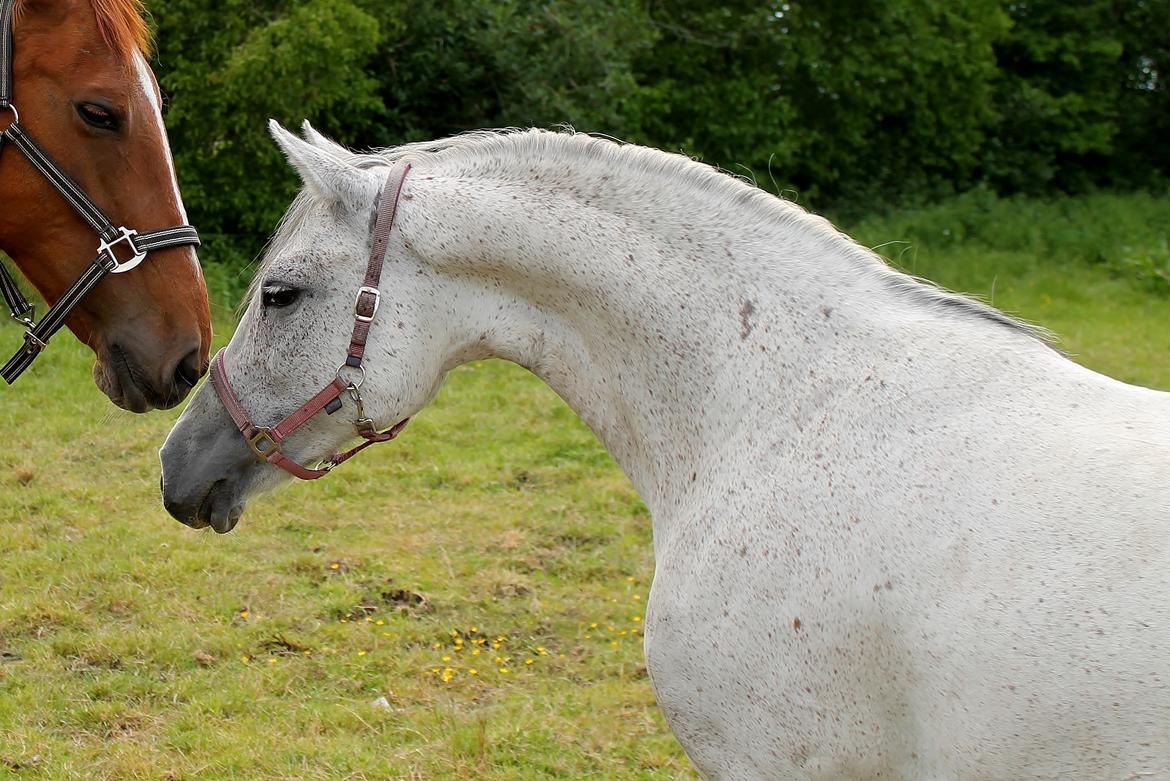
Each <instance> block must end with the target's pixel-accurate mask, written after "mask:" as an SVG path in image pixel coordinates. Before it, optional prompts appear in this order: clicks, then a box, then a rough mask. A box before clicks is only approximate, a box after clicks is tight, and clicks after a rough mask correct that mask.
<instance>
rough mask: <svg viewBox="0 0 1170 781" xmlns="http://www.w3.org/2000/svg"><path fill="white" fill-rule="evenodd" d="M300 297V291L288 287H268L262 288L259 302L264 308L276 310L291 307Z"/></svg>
mask: <svg viewBox="0 0 1170 781" xmlns="http://www.w3.org/2000/svg"><path fill="white" fill-rule="evenodd" d="M300 295H301V291H300V290H297V289H296V288H295V287H288V286H287V285H270V286H267V287H265V288H264V292H263V294H262V295H261V301H262V302H263V304H264V308H265V309H268V308H270V307H271V308H276V309H279V308H281V307H286V306H291V305H292V304H293V303H294V302H295V301H296V300H297V299H298V298H299V297H300Z"/></svg>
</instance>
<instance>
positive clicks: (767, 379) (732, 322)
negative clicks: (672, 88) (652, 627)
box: [400, 137, 1021, 539]
mask: <svg viewBox="0 0 1170 781" xmlns="http://www.w3.org/2000/svg"><path fill="white" fill-rule="evenodd" d="M562 138H563V137H562ZM567 141H568V143H569V144H570V145H573V144H575V145H576V146H577V147H578V148H580V149H584V148H585V146H586V145H588V144H589V143H597V142H591V141H584V139H581V140H577V141H574V140H573V139H568V140H567ZM581 141H584V144H582V143H581ZM614 149H616V148H614ZM630 151H632V152H633V153H634V154H635V155H641V156H643V157H644V158H647V159H641V160H637V159H635V160H632V161H628V162H630V163H631V165H630V167H629V169H628V170H626V171H623V170H621V169H620V167H619V166H615V164H614V161H613V160H608V161H605V160H599V159H598V157H597V156H596V155H593V156H591V155H588V154H582V155H580V156H579V159H577V160H575V161H573V164H568V161H566V160H565V159H564V157H563V156H557V155H551V156H546V157H543V158H542V157H540V156H537V157H535V158H534V157H533V156H532V155H531V154H530V155H528V156H527V157H526V158H525V160H524V165H523V167H522V168H520V167H518V166H517V165H516V164H514V163H512V162H509V161H508V160H507V159H504V160H503V161H497V162H494V163H493V164H490V165H489V164H486V163H485V164H482V165H480V166H478V167H477V166H467V165H466V164H464V165H463V166H462V170H460V168H461V167H460V166H459V165H448V166H444V165H443V163H442V161H441V160H440V161H439V162H438V163H437V164H434V165H420V166H419V168H418V170H417V173H415V174H412V178H411V180H410V185H409V191H410V194H411V195H410V197H411V205H410V206H408V207H407V208H406V209H404V211H403V213H402V218H401V219H402V221H401V223H400V224H401V230H402V231H403V236H404V237H405V240H406V242H407V245H408V247H410V248H411V249H412V250H413V251H414V252H415V253H417V254H418V255H419V256H420V257H421V258H422V260H423V261H424V262H426V263H428V264H430V265H431V266H433V267H434V268H435V269H436V270H437V271H438V272H439V273H440V274H441V275H443V276H444V277H446V278H447V279H449V280H450V281H451V283H452V284H453V285H454V286H455V289H456V290H457V291H459V292H458V293H457V295H458V296H460V298H461V301H460V302H459V304H458V306H459V307H460V309H461V310H462V313H463V314H462V317H461V318H460V325H459V326H457V327H456V330H455V332H453V333H452V334H451V338H452V340H453V344H452V360H451V363H452V364H455V363H460V362H463V361H465V360H469V359H473V358H480V357H501V358H505V359H508V360H511V361H514V362H516V363H518V364H520V365H522V366H524V367H526V368H528V369H529V370H531V371H532V372H533V373H535V374H536V375H538V376H539V377H540V378H542V379H543V380H544V381H545V382H547V383H548V384H549V385H550V386H551V387H552V388H553V389H554V390H555V391H556V392H557V393H558V394H559V395H560V396H561V397H562V398H564V399H565V401H566V402H567V403H568V404H569V406H570V407H572V408H573V409H574V410H575V411H576V412H577V413H578V414H579V415H580V416H581V417H582V419H583V420H584V421H585V422H586V424H587V425H589V426H590V428H591V429H592V430H593V431H594V432H595V433H596V434H597V436H598V437H599V438H600V440H601V441H602V443H603V444H604V445H605V446H606V448H607V449H608V450H609V451H610V452H611V453H612V454H613V456H614V457H615V459H616V460H617V461H618V463H619V464H620V465H621V466H622V468H623V469H624V471H625V472H626V473H627V475H629V477H630V478H631V480H632V481H633V483H634V485H635V487H636V488H637V489H638V491H639V492H640V494H641V495H642V497H643V499H644V500H645V501H646V502H647V504H648V505H649V506H650V508H651V510H652V511H653V512H654V514H655V516H656V517H658V516H660V515H664V514H669V511H670V510H671V509H672V508H673V507H674V506H676V505H677V504H678V503H679V502H681V501H684V500H685V497H686V496H687V495H688V494H689V493H690V492H691V491H694V490H701V486H702V485H703V483H704V479H703V478H704V477H705V476H707V475H709V474H710V473H711V472H712V471H715V470H718V469H719V468H720V467H721V464H722V462H723V460H724V459H725V457H726V456H727V455H728V449H729V448H730V449H737V448H741V447H743V446H744V443H745V441H749V440H750V437H751V434H752V432H753V429H754V428H756V427H759V426H760V425H761V423H762V421H761V420H760V410H767V411H768V413H767V414H768V416H769V417H768V419H767V420H766V421H764V422H766V425H767V426H768V428H769V429H771V430H777V429H778V428H779V429H783V428H785V427H787V428H789V429H790V433H791V437H792V439H793V440H794V441H795V440H796V439H798V438H799V436H800V432H802V431H803V427H804V426H805V425H806V424H810V423H813V422H815V419H816V417H817V416H819V415H822V414H823V413H824V411H825V410H826V409H827V408H830V407H832V406H833V405H835V404H836V403H837V400H838V399H840V398H841V397H843V396H847V395H848V394H849V393H851V392H852V389H853V388H855V387H856V386H857V385H858V384H859V383H861V382H862V381H863V378H864V377H865V375H866V374H867V373H869V374H872V373H873V370H874V367H875V366H883V367H887V368H888V371H887V372H886V374H885V376H887V377H891V378H892V377H893V376H894V374H895V373H896V372H897V371H898V370H897V369H894V368H892V367H894V366H896V365H899V364H900V363H901V362H904V361H905V360H906V358H907V357H908V356H918V355H920V354H921V353H923V352H924V351H925V350H926V349H928V347H927V346H926V345H923V344H922V343H921V341H922V339H923V333H924V330H925V329H923V328H920V327H914V325H913V324H914V323H916V322H921V321H927V320H929V321H932V322H935V323H936V322H937V321H939V320H944V319H946V318H944V316H943V315H940V314H939V313H938V312H936V311H932V310H931V309H930V308H929V307H923V306H920V305H917V304H913V305H912V304H911V303H910V302H907V301H906V300H905V297H904V296H902V295H900V294H899V293H898V292H896V290H895V289H894V288H893V287H892V286H891V285H890V284H889V283H888V279H887V278H884V277H883V275H884V274H888V273H889V272H886V271H885V270H884V269H881V268H880V267H879V266H877V265H876V263H873V262H872V261H870V260H868V259H866V258H864V257H861V259H860V261H859V253H860V252H861V251H860V250H859V248H857V247H856V245H853V244H852V243H851V242H849V241H848V240H846V239H844V238H843V237H841V236H840V235H839V234H837V233H836V232H835V231H833V230H832V229H831V228H830V227H829V226H828V225H827V224H826V223H824V222H823V221H822V220H820V219H819V218H816V217H813V216H811V215H808V214H806V213H804V212H803V211H802V210H800V209H798V208H797V207H795V206H792V205H788V204H783V203H781V202H779V201H775V200H774V199H771V201H770V202H769V200H768V199H769V196H766V195H764V194H762V193H757V192H755V191H752V190H749V189H748V188H746V186H741V185H740V184H738V183H736V182H734V181H731V180H729V179H726V178H725V177H718V176H717V175H715V174H713V173H711V172H709V171H707V170H706V169H702V168H699V167H697V166H695V168H696V170H695V171H691V172H685V171H684V175H683V176H681V177H680V176H679V172H678V171H677V170H675V169H678V168H679V167H680V164H679V163H678V162H676V159H675V158H673V157H670V156H666V155H662V153H657V152H653V151H652V150H643V149H636V150H630ZM617 152H618V154H619V155H621V154H623V150H617ZM656 155H657V156H661V158H663V159H662V160H658V159H656V158H655V157H654V156H656ZM517 159H519V158H517ZM534 159H535V161H536V162H535V163H534V162H533V160H534ZM481 162H482V161H481ZM688 165H689V164H687V163H683V164H682V166H684V167H685V166H688ZM448 169H450V170H448ZM704 184H706V185H707V186H706V187H703V185H704ZM712 185H714V188H715V189H714V192H712V187H711V186H712ZM865 263H869V264H870V265H872V266H873V268H865V267H864V264H865ZM949 318H950V319H951V320H954V321H955V322H956V323H957V325H956V328H957V329H958V330H960V331H961V330H964V329H966V330H971V331H982V332H983V337H984V338H985V337H986V332H988V331H990V332H996V331H1003V332H1005V333H1007V332H1008V330H1009V329H1007V328H1005V327H1003V326H999V325H995V324H992V323H987V322H983V323H980V322H975V321H976V320H977V318H976V317H974V316H971V317H965V316H962V315H959V314H952V315H949ZM965 320H969V321H971V322H964V321H965ZM943 330H946V329H943ZM1005 338H1009V339H1015V340H1016V341H1017V342H1018V341H1019V339H1020V338H1021V337H1020V336H1019V335H1018V334H1009V335H1008V336H1006V337H1005ZM658 537H659V533H658V530H657V529H656V539H657V538H658Z"/></svg>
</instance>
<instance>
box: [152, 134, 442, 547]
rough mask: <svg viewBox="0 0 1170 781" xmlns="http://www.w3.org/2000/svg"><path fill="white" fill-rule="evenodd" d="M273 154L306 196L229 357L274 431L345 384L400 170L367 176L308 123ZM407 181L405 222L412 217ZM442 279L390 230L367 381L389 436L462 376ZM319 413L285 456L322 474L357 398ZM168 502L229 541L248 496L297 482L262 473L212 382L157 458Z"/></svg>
mask: <svg viewBox="0 0 1170 781" xmlns="http://www.w3.org/2000/svg"><path fill="white" fill-rule="evenodd" d="M270 129H271V131H272V135H273V137H274V138H275V139H276V142H277V144H278V145H279V146H280V147H281V149H282V150H283V151H284V153H285V154H286V155H287V156H288V159H289V161H290V162H291V164H292V165H293V167H294V168H295V169H296V170H297V172H298V173H299V174H300V177H301V179H302V181H303V183H304V187H303V189H302V191H301V193H300V195H299V196H298V197H297V199H296V201H295V202H294V203H293V205H292V207H291V208H290V209H289V211H288V213H287V214H286V215H285V218H284V220H283V221H282V224H281V227H280V229H279V230H278V232H277V234H276V236H275V238H274V240H273V242H272V245H271V247H270V249H269V251H268V253H267V255H266V257H265V259H264V262H263V264H262V266H261V268H260V270H259V272H258V273H257V275H256V278H255V281H254V284H253V286H252V291H251V294H250V300H249V301H248V307H247V311H246V312H245V313H244V316H243V318H242V320H241V321H240V324H239V327H238V328H237V329H236V332H235V334H234V336H233V337H232V340H231V343H230V344H229V345H228V346H227V348H226V351H225V353H224V358H225V366H226V375H227V377H228V378H229V379H230V382H231V385H232V386H233V387H234V390H235V393H236V394H237V397H238V398H239V400H240V402H241V404H242V406H243V408H244V409H245V410H246V412H247V415H248V417H249V419H250V420H251V421H252V422H254V423H255V424H256V425H257V426H272V425H275V424H276V423H277V422H278V421H280V420H281V419H283V418H284V417H285V416H287V415H289V414H290V413H291V412H293V411H294V410H296V409H297V408H299V407H300V406H301V405H303V404H304V403H305V402H306V401H308V400H309V399H310V398H312V397H313V396H314V395H315V394H317V393H318V392H319V391H321V389H322V387H324V386H326V385H327V384H328V383H330V382H331V381H332V380H333V379H334V378H335V377H336V376H337V375H338V366H339V365H340V364H342V363H343V362H344V361H345V359H346V352H347V348H348V346H349V344H350V338H351V334H352V332H353V328H354V309H355V295H356V294H357V291H358V288H359V287H360V286H361V285H362V279H363V276H364V275H365V273H366V267H367V262H368V259H369V256H370V251H371V245H372V232H373V224H374V219H375V216H376V214H377V210H378V202H379V195H380V194H381V193H382V191H383V188H384V186H385V183H386V181H387V177H388V176H390V175H393V174H392V168H391V166H390V165H389V163H387V164H386V165H371V163H370V158H369V157H368V156H367V157H366V158H364V161H365V162H364V164H362V165H359V163H360V162H361V161H362V158H358V157H356V156H354V155H352V154H351V153H349V152H348V151H347V150H345V149H344V148H342V147H340V146H338V145H336V144H334V143H333V142H331V141H329V140H327V139H325V138H324V137H322V136H321V135H319V134H318V133H316V132H315V131H314V130H313V129H312V128H311V127H310V126H309V125H308V123H306V124H305V128H304V129H305V140H302V139H300V138H298V137H296V136H294V135H293V134H291V133H289V132H288V131H287V130H285V129H284V128H282V127H281V126H280V125H278V124H276V123H275V122H273V123H271V125H270ZM411 197H412V196H411V195H410V180H409V178H408V179H407V181H406V182H405V187H404V192H403V199H404V200H401V201H400V203H399V216H398V220H399V221H400V222H401V221H402V220H403V218H404V216H405V215H404V214H403V213H404V212H407V211H409V206H408V203H409V199H410V198H411ZM444 284H445V283H444V281H443V279H441V278H439V277H437V276H436V275H435V274H434V273H433V272H432V271H431V270H430V269H429V268H428V267H427V266H426V265H425V264H423V263H421V262H419V261H418V260H417V259H416V258H415V257H414V256H413V255H412V253H411V251H410V250H409V248H408V247H407V246H406V245H405V242H404V240H403V238H402V236H401V233H399V230H398V228H397V227H396V228H395V230H394V231H393V232H392V234H391V236H390V240H389V244H388V247H387V251H386V255H385V265H384V268H383V272H382V277H381V282H380V285H379V287H380V290H381V296H380V306H379V308H378V311H377V314H376V317H375V319H374V320H373V322H372V323H371V333H370V337H369V342H368V345H367V348H366V353H365V358H364V361H363V366H362V369H361V370H360V371H354V370H349V369H343V370H342V372H341V375H342V376H343V377H344V378H345V379H346V380H347V381H353V382H356V381H357V380H358V379H361V380H362V382H361V387H360V394H361V401H362V405H363V410H362V413H363V414H362V417H365V418H369V419H371V420H372V422H373V424H374V425H375V426H378V427H379V428H380V429H385V428H387V427H389V426H392V425H393V424H395V423H397V422H400V421H402V420H404V419H406V418H407V417H409V416H410V415H413V414H414V413H415V412H417V411H418V410H420V409H421V408H422V407H424V406H425V405H426V404H427V403H428V402H429V401H430V400H431V398H433V396H434V394H435V393H436V392H437V390H438V388H439V386H440V384H441V383H442V380H443V377H444V376H445V374H446V371H447V369H448V368H450V366H451V365H452V361H451V358H452V355H451V351H450V350H449V349H448V346H449V345H450V344H451V340H450V339H449V338H447V331H446V328H447V325H446V324H447V323H449V322H450V320H451V319H452V318H451V317H449V315H450V314H451V306H450V301H451V299H450V298H449V297H448V296H445V295H444V290H443V286H444ZM341 402H342V406H341V408H340V409H336V410H333V411H332V412H330V413H329V414H327V412H326V411H322V412H321V413H320V414H317V415H315V416H314V417H313V418H312V420H310V421H309V422H308V423H307V424H306V425H305V426H304V427H302V428H299V429H298V430H297V431H296V432H295V434H294V435H293V436H291V437H290V438H289V439H288V440H287V441H286V442H285V443H284V444H283V452H284V454H285V455H287V456H288V457H289V458H290V459H293V460H295V461H296V462H299V463H301V464H305V465H308V466H313V465H314V464H316V463H318V462H320V461H321V460H323V459H326V458H328V457H329V456H331V455H332V454H334V453H336V452H338V451H339V450H340V449H343V446H344V445H345V444H346V443H347V442H350V441H352V440H354V438H355V427H354V420H355V418H356V417H358V411H357V409H356V404H355V403H354V399H353V397H351V396H350V395H349V394H342V396H341ZM161 458H162V465H163V479H162V489H163V499H164V503H165V505H166V507H167V509H168V511H170V513H171V514H172V515H174V516H175V517H176V518H178V519H179V520H180V521H182V522H183V523H186V524H188V525H191V526H194V527H196V528H202V527H204V526H207V525H211V526H212V527H213V528H214V529H215V530H216V531H218V532H221V533H222V532H226V531H229V530H231V529H232V528H233V527H234V526H235V524H236V522H237V521H238V519H239V517H240V515H241V514H242V512H243V510H244V506H245V504H246V503H247V501H248V498H249V497H250V496H251V495H254V494H255V493H257V492H260V491H264V490H267V489H269V488H272V487H273V486H274V485H275V484H277V483H279V482H281V481H282V480H284V479H286V478H287V475H286V474H285V473H284V472H283V471H281V470H280V469H278V468H276V467H275V466H273V465H272V464H270V463H265V462H261V461H260V460H259V459H257V458H256V457H255V454H254V453H253V452H252V450H251V449H250V448H249V446H248V444H247V442H246V440H245V438H244V437H243V436H241V434H240V432H239V431H238V430H237V428H236V426H235V425H234V424H233V421H232V420H231V418H230V417H229V414H228V412H227V410H226V408H225V406H224V404H223V403H222V402H221V400H220V399H219V398H218V397H217V394H216V391H215V389H214V387H212V385H211V383H207V384H205V385H204V386H203V387H202V388H201V389H200V391H199V392H198V393H197V394H196V396H195V397H194V399H193V400H192V402H191V404H190V405H189V406H188V408H187V410H186V411H185V412H184V413H183V416H182V418H181V419H180V420H179V422H178V424H177V425H176V427H175V428H174V430H173V431H172V432H171V434H170V436H169V437H168V438H167V441H166V443H165V444H164V446H163V448H162V451H161Z"/></svg>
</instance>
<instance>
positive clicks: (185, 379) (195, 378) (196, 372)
mask: <svg viewBox="0 0 1170 781" xmlns="http://www.w3.org/2000/svg"><path fill="white" fill-rule="evenodd" d="M206 372H207V367H206V366H204V365H203V361H202V360H201V359H200V351H199V348H198V347H196V348H195V349H194V350H192V351H191V352H189V353H187V354H186V355H185V356H183V359H182V360H181V361H179V363H178V364H177V365H176V366H175V387H177V388H180V389H183V390H186V389H189V388H194V387H195V383H197V382H199V378H200V377H202V376H203V375H204V374H205V373H206Z"/></svg>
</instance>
